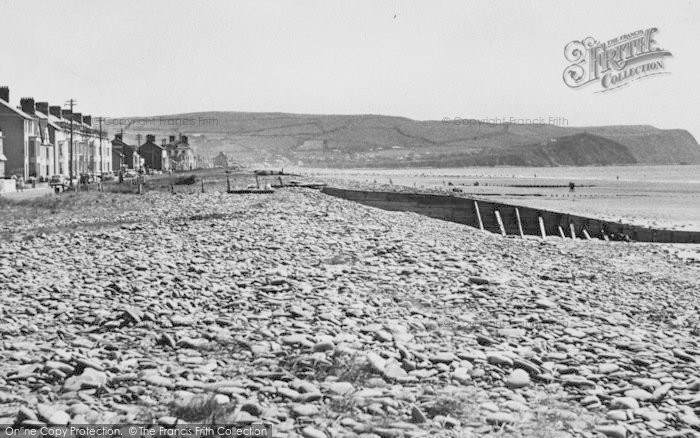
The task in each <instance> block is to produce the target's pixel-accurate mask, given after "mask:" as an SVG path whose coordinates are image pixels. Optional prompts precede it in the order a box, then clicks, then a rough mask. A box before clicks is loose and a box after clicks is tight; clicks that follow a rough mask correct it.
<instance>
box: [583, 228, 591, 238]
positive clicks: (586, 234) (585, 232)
mask: <svg viewBox="0 0 700 438" xmlns="http://www.w3.org/2000/svg"><path fill="white" fill-rule="evenodd" d="M583 237H585V238H586V240H591V235H590V234H588V231H586V230H585V229H584V230H583Z"/></svg>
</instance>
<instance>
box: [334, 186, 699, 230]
mask: <svg viewBox="0 0 700 438" xmlns="http://www.w3.org/2000/svg"><path fill="white" fill-rule="evenodd" d="M321 191H322V192H323V193H325V194H327V195H331V196H336V197H338V198H343V199H348V200H351V201H356V202H359V203H360V204H364V205H369V206H372V207H377V208H381V209H383V210H391V211H410V212H414V213H419V214H422V215H425V216H429V217H432V218H436V219H442V220H446V221H451V222H457V223H460V224H465V225H469V226H471V227H475V228H480V229H482V230H486V231H490V232H492V233H498V234H502V235H504V236H505V235H521V236H522V235H532V236H540V237H546V236H559V237H567V238H571V237H573V238H582V239H588V238H598V239H605V240H609V239H619V238H620V237H621V236H624V237H625V238H629V240H632V241H637V242H659V243H700V232H699V231H674V230H664V229H655V228H649V227H643V226H639V225H630V224H623V223H619V222H611V221H605V220H601V219H594V218H588V217H584V216H577V215H573V214H567V213H559V212H554V211H549V210H542V209H537V208H531V207H523V206H516V205H509V204H502V203H498V202H490V201H484V200H481V199H474V198H468V197H457V196H445V195H432V194H423V193H402V192H375V191H364V190H348V189H339V188H334V187H325V188H323V189H322V190H321Z"/></svg>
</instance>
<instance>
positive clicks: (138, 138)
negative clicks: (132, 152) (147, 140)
mask: <svg viewBox="0 0 700 438" xmlns="http://www.w3.org/2000/svg"><path fill="white" fill-rule="evenodd" d="M139 149H141V134H136V153H138V154H139V156H141V153H140V152H139ZM139 164H140V163H139Z"/></svg>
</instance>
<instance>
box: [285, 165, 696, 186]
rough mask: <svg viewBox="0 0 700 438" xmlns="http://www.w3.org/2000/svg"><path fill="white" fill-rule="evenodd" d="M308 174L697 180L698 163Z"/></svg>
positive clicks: (318, 171) (319, 171) (320, 171)
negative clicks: (685, 164) (686, 164)
mask: <svg viewBox="0 0 700 438" xmlns="http://www.w3.org/2000/svg"><path fill="white" fill-rule="evenodd" d="M298 170H299V171H301V172H303V173H307V174H319V175H331V174H334V175H338V176H350V175H354V176H355V177H359V178H361V177H363V176H365V177H366V178H369V177H370V176H380V177H381V176H385V175H395V176H401V177H423V178H425V177H444V178H449V177H453V178H460V177H464V178H513V177H515V178H527V179H530V178H532V179H534V178H538V179H539V178H545V179H554V180H599V181H617V180H623V181H638V182H658V183H663V182H682V183H691V184H700V165H692V166H600V167H464V168H441V169H427V168H406V169H298Z"/></svg>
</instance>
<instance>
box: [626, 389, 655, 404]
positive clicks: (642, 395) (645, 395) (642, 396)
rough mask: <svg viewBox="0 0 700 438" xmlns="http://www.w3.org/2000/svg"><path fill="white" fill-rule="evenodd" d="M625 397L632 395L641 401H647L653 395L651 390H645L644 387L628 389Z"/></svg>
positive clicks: (631, 396)
mask: <svg viewBox="0 0 700 438" xmlns="http://www.w3.org/2000/svg"><path fill="white" fill-rule="evenodd" d="M625 397H630V398H633V399H635V400H639V401H645V400H650V399H651V398H652V397H653V395H652V394H651V393H650V392H649V391H645V390H643V389H630V390H628V391H625Z"/></svg>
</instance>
